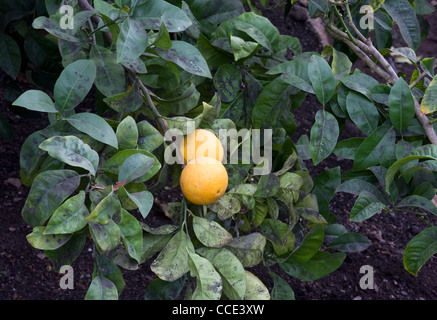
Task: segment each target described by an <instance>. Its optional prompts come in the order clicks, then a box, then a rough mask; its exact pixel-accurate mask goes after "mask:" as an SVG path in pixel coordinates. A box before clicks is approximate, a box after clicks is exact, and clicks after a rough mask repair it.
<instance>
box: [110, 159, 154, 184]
mask: <svg viewBox="0 0 437 320" xmlns="http://www.w3.org/2000/svg"><path fill="white" fill-rule="evenodd" d="M154 163H155V159H153V158H151V157H148V156H146V155H144V154H141V153H137V154H134V155H132V156H130V157H129V158H127V159H126V160H125V161H124V162H123V164H122V165H121V167H120V171H119V173H118V181H127V182H131V181H134V182H140V181H138V180H137V179H141V177H143V176H144V175H145V174H146V173H147V172H148V171H149V169H150V168H152V166H153V165H154Z"/></svg>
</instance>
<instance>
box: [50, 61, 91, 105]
mask: <svg viewBox="0 0 437 320" xmlns="http://www.w3.org/2000/svg"><path fill="white" fill-rule="evenodd" d="M95 78H96V65H95V64H94V62H93V61H92V60H77V61H75V62H73V63H71V64H69V65H68V66H67V67H66V68H65V69H64V70H63V71H62V73H61V74H60V76H59V78H58V80H57V81H56V83H55V87H54V89H53V96H54V99H55V104H56V107H57V109H58V110H59V111H61V112H65V111H69V110H71V109H73V108H75V107H76V106H77V105H78V104H79V103H81V102H82V100H83V99H84V98H85V97H86V95H87V94H88V92H89V91H90V90H91V87H92V86H93V83H94V79H95Z"/></svg>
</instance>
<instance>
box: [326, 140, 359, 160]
mask: <svg viewBox="0 0 437 320" xmlns="http://www.w3.org/2000/svg"><path fill="white" fill-rule="evenodd" d="M363 141H364V138H358V137H357V138H349V139H344V140H342V141H340V142H338V143H337V145H336V146H335V149H334V151H333V153H334V154H335V155H336V156H337V157H341V158H343V159H348V160H354V159H355V154H356V153H357V151H358V148H359V147H360V145H361V143H363Z"/></svg>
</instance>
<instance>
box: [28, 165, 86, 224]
mask: <svg viewBox="0 0 437 320" xmlns="http://www.w3.org/2000/svg"><path fill="white" fill-rule="evenodd" d="M79 183H80V177H79V174H78V173H77V172H76V171H73V170H48V171H45V172H42V173H40V174H39V175H38V176H36V178H35V180H34V182H33V184H32V187H31V188H30V191H29V194H28V196H27V199H26V202H25V203H24V207H23V209H22V211H21V215H22V217H23V219H24V221H25V222H26V223H27V224H28V225H30V226H32V227H35V226H41V225H43V224H44V223H45V222H46V221H47V219H48V218H49V217H50V216H51V215H52V214H53V212H55V210H56V209H57V208H58V207H59V206H60V205H61V203H62V202H63V201H64V200H65V199H66V198H67V197H68V196H70V195H71V194H72V193H73V192H74V191H75V190H76V189H77V188H78V187H79Z"/></svg>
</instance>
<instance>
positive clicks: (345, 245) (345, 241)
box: [328, 232, 371, 252]
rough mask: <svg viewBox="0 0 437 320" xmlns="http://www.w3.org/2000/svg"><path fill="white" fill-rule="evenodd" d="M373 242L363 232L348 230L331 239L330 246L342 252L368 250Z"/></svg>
mask: <svg viewBox="0 0 437 320" xmlns="http://www.w3.org/2000/svg"><path fill="white" fill-rule="evenodd" d="M370 244H371V242H370V241H369V239H367V238H366V237H365V236H363V235H362V234H359V233H356V232H347V233H344V234H342V235H340V236H338V237H336V238H335V239H334V240H332V241H331V243H330V244H329V246H328V248H331V249H335V250H338V251H342V252H360V251H363V250H366V249H367V248H368V247H369V246H370Z"/></svg>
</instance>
